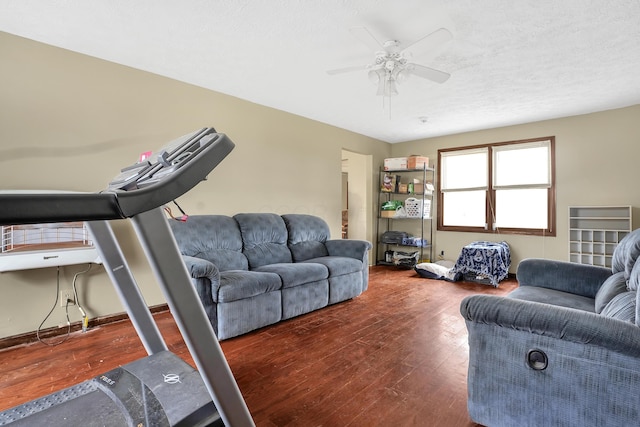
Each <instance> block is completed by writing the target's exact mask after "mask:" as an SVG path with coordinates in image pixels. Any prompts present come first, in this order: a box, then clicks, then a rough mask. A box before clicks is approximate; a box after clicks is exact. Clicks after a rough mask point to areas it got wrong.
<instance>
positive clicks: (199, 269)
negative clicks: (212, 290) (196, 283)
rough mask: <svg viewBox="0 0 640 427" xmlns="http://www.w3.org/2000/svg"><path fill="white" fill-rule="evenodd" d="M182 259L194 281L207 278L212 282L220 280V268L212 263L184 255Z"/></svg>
mask: <svg viewBox="0 0 640 427" xmlns="http://www.w3.org/2000/svg"><path fill="white" fill-rule="evenodd" d="M182 259H183V260H184V263H185V265H186V266H187V271H188V272H189V274H190V275H191V278H192V279H201V278H207V279H209V280H211V282H216V281H219V280H220V272H219V271H218V267H216V265H215V264H214V263H212V262H211V261H207V260H206V259H202V258H198V257H193V256H187V255H182Z"/></svg>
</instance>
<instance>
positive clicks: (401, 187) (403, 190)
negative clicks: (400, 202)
mask: <svg viewBox="0 0 640 427" xmlns="http://www.w3.org/2000/svg"><path fill="white" fill-rule="evenodd" d="M398 193H407V184H403V183H400V184H398Z"/></svg>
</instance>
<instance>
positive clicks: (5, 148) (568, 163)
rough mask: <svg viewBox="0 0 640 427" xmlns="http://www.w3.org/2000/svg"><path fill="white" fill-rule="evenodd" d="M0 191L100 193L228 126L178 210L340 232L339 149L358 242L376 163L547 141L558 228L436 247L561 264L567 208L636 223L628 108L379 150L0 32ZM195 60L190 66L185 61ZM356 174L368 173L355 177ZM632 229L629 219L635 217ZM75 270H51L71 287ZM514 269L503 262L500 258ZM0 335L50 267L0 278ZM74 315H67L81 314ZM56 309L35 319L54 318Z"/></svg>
mask: <svg viewBox="0 0 640 427" xmlns="http://www.w3.org/2000/svg"><path fill="white" fill-rule="evenodd" d="M0 53H1V55H2V67H0V190H1V189H61V190H77V191H89V192H93V191H99V190H101V189H103V188H104V187H105V186H106V184H107V182H108V181H109V180H110V179H111V178H112V177H113V176H115V174H116V173H117V172H118V170H119V169H120V168H121V167H123V166H125V165H127V164H130V163H133V162H134V161H135V160H136V159H137V158H138V155H139V153H141V152H143V151H148V150H153V149H156V148H159V147H160V146H162V145H163V144H164V143H165V142H167V141H169V140H171V139H173V138H175V137H177V136H180V135H182V134H185V133H187V132H190V131H192V130H195V129H197V128H199V127H203V126H214V127H216V128H217V129H218V130H219V131H221V132H225V133H227V134H228V135H229V136H230V137H231V139H232V140H233V141H234V142H235V143H236V149H235V150H234V151H233V152H232V153H231V154H230V155H229V156H228V158H227V159H225V160H224V161H223V162H222V163H221V164H220V166H218V167H217V168H216V169H215V170H214V171H213V172H212V174H211V175H210V177H209V180H208V181H205V182H203V183H201V184H200V185H198V186H197V187H196V188H195V189H193V190H192V191H191V192H190V193H188V194H187V195H185V196H184V197H182V198H181V199H180V200H179V202H180V204H181V206H182V207H183V208H184V209H185V210H187V212H188V213H189V214H199V213H222V214H233V213H236V212H276V213H287V212H301V213H311V214H316V215H320V216H322V217H323V218H325V219H326V220H327V222H328V223H329V225H330V227H331V231H332V235H333V236H334V237H339V236H340V223H341V221H340V212H341V207H342V206H341V153H342V150H343V149H344V150H348V151H350V152H353V153H359V154H364V155H367V156H370V157H369V158H370V159H371V160H370V162H371V164H370V165H368V166H366V165H365V166H362V168H364V169H365V170H367V168H368V170H371V171H372V172H371V176H370V177H368V178H367V177H365V178H364V182H365V185H367V184H366V183H367V182H369V186H370V197H369V200H368V201H366V202H365V203H366V204H368V205H370V210H369V212H370V215H369V216H368V217H367V218H366V219H365V221H366V222H367V224H368V225H369V226H368V227H367V228H368V230H367V233H368V239H369V240H372V236H371V232H372V230H373V229H375V225H374V224H375V212H376V211H377V190H378V176H377V170H378V165H380V164H381V163H382V160H383V159H384V158H385V157H390V156H402V155H408V154H423V155H428V156H430V157H431V158H432V159H435V158H436V154H437V150H438V148H442V147H452V146H462V145H471V144H478V143H485V142H498V141H508V140H516V139H525V138H531V137H538V136H547V135H555V136H556V157H557V164H556V166H557V189H558V193H557V203H558V222H557V228H558V233H557V237H553V238H551V237H546V238H541V237H522V236H510V235H503V236H499V237H498V236H492V235H485V234H478V235H473V234H469V233H454V232H438V233H436V236H435V245H436V253H439V252H440V251H441V250H442V251H445V258H448V259H455V258H456V257H457V255H458V253H459V251H460V248H461V247H462V246H464V245H465V244H467V243H468V242H470V241H473V240H484V239H487V240H494V239H498V238H499V239H504V240H506V241H507V242H509V244H510V245H511V248H512V255H513V263H512V266H514V267H515V265H517V262H518V261H519V260H520V259H522V258H525V257H531V256H542V257H547V258H556V259H567V246H568V244H567V210H568V206H570V205H612V204H624V205H633V206H634V207H635V208H634V216H635V217H636V220H635V221H634V224H638V220H639V219H640V216H638V215H639V212H638V207H640V192H638V191H637V189H636V183H637V181H638V178H639V173H638V169H637V167H636V163H637V159H638V157H639V156H638V155H639V154H640V144H639V143H640V141H639V139H640V120H638V119H639V118H640V106H635V107H630V108H625V109H620V110H612V111H606V112H602V113H595V114H590V115H584V116H576V117H570V118H566V119H559V120H550V121H544V122H538V123H530V124H526V125H520V126H512V127H505V128H500V129H491V130H487V131H479V132H470V133H465V134H460V135H453V136H446V137H439V138H431V139H426V140H420V141H413V142H407V143H402V144H395V145H390V144H387V143H383V142H380V141H377V140H373V139H371V138H368V137H365V136H362V135H357V134H354V133H351V132H348V131H345V130H341V129H338V128H335V127H332V126H328V125H325V124H322V123H318V122H315V121H312V120H308V119H305V118H302V117H299V116H295V115H292V114H288V113H284V112H282V111H277V110H274V109H270V108H266V107H262V106H258V105H256V104H252V103H250V102H246V101H242V100H239V99H236V98H233V97H230V96H226V95H223V94H219V93H215V92H212V91H208V90H205V89H202V88H198V87H195V86H191V85H188V84H184V83H181V82H177V81H174V80H170V79H167V78H163V77H160V76H157V75H153V74H150V73H146V72H143V71H139V70H134V69H130V68H127V67H124V66H120V65H116V64H112V63H109V62H106V61H102V60H98V59H95V58H91V57H87V56H84V55H80V54H76V53H73V52H69V51H65V50H62V49H58V48H54V47H50V46H46V45H43V44H39V43H36V42H32V41H29V40H25V39H22V38H19V37H15V36H11V35H8V34H5V33H0ZM194 66H197V64H195V65H194ZM310 102H313V100H310ZM367 180H368V181H367ZM113 226H114V229H115V232H116V235H117V236H118V238H119V239H120V241H121V245H122V247H123V251H124V253H125V255H126V256H127V259H128V261H129V262H130V263H131V266H132V270H133V272H134V275H135V277H136V279H137V280H138V282H139V284H140V286H141V288H142V291H143V293H144V295H145V298H146V300H147V303H148V304H150V305H155V304H159V303H162V302H163V301H164V300H163V297H162V295H160V292H159V291H158V289H157V286H156V284H155V280H154V279H153V277H152V274H151V272H150V271H149V269H148V267H147V266H146V261H145V259H144V255H143V253H142V251H141V249H140V248H139V245H138V243H137V240H136V238H135V236H134V234H133V232H132V229H131V226H130V224H129V223H128V222H127V221H117V222H114V223H113ZM636 226H637V225H636ZM84 268H85V267H84V266H69V267H63V268H61V269H60V272H61V274H60V287H61V288H63V289H69V287H70V283H71V281H72V279H73V276H74V274H75V273H76V272H79V271H81V270H83V269H84ZM512 270H514V268H513V267H512ZM78 287H79V290H80V293H81V300H82V301H83V303H84V305H85V306H86V308H87V310H88V313H89V316H90V317H96V316H103V315H107V314H111V313H116V312H121V311H122V307H121V305H120V303H119V301H118V300H117V297H116V295H115V292H114V291H113V289H112V287H111V284H110V282H109V280H108V278H107V276H106V274H105V273H104V271H103V268H102V267H101V266H98V267H94V268H93V269H92V270H91V272H90V273H89V274H87V275H84V276H80V278H79V279H78ZM0 292H2V298H0V337H4V336H11V335H15V334H19V333H23V332H29V331H33V330H35V329H36V328H37V326H38V325H39V324H40V322H41V321H42V320H43V319H44V318H45V316H46V314H47V313H48V311H49V309H50V308H51V306H52V304H53V301H54V299H55V294H56V271H55V269H53V268H47V269H40V270H31V271H22V272H14V273H2V274H0ZM79 319H80V317H79V314H78V313H77V312H76V311H74V310H72V311H71V320H72V321H77V320H79ZM64 322H65V316H64V310H63V309H61V308H56V309H55V310H54V312H53V314H52V316H51V317H50V319H49V320H48V321H47V322H45V324H44V327H51V326H57V325H59V324H64Z"/></svg>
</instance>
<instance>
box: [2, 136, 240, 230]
mask: <svg viewBox="0 0 640 427" xmlns="http://www.w3.org/2000/svg"><path fill="white" fill-rule="evenodd" d="M234 146H235V145H234V144H233V142H232V141H231V140H230V139H229V138H228V137H227V136H226V135H225V134H222V133H217V132H216V131H215V129H214V128H203V129H200V130H198V131H196V132H193V133H190V134H188V135H185V136H183V137H181V138H178V139H176V140H175V141H173V142H171V143H169V144H167V145H166V146H165V147H163V148H162V149H161V150H159V151H158V153H157V154H154V155H153V156H152V157H151V158H150V159H148V160H145V161H143V162H139V163H136V164H133V165H131V166H128V167H126V168H124V169H122V171H121V172H120V174H119V175H117V176H116V177H115V178H114V179H113V180H112V181H111V182H110V183H109V185H108V187H107V189H105V190H103V191H102V192H99V193H69V192H49V191H47V192H33V191H24V192H20V191H10V192H0V225H12V224H37V223H52V222H69V221H97V220H111V219H123V218H130V217H132V216H134V215H137V214H139V213H142V212H146V211H150V210H152V209H155V208H157V207H159V206H162V205H164V204H166V203H168V202H170V201H172V200H175V199H177V198H178V197H180V196H182V195H183V194H184V193H186V192H187V191H189V190H190V189H192V188H193V187H194V186H195V185H196V184H198V183H199V182H200V181H203V180H204V179H206V177H207V175H208V174H209V173H210V172H211V171H212V170H213V169H214V168H215V167H216V166H217V165H218V164H219V163H220V162H221V161H222V160H223V159H224V158H225V157H226V156H227V155H228V154H229V153H230V152H231V150H233V148H234Z"/></svg>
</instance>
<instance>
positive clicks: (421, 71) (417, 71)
mask: <svg viewBox="0 0 640 427" xmlns="http://www.w3.org/2000/svg"><path fill="white" fill-rule="evenodd" d="M405 70H406V71H407V72H409V73H411V74H413V75H415V76H418V77H422V78H423V79H428V80H431V81H434V82H436V83H444V82H446V81H447V80H448V79H449V77H451V74H449V73H445V72H444V71H440V70H435V69H433V68H429V67H425V66H424V65H419V64H407V67H406V68H405Z"/></svg>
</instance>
